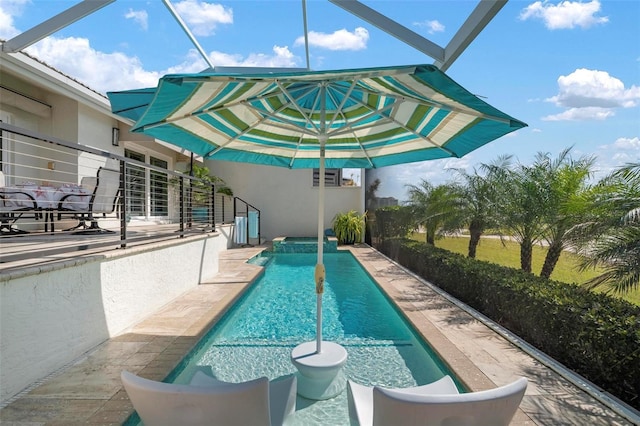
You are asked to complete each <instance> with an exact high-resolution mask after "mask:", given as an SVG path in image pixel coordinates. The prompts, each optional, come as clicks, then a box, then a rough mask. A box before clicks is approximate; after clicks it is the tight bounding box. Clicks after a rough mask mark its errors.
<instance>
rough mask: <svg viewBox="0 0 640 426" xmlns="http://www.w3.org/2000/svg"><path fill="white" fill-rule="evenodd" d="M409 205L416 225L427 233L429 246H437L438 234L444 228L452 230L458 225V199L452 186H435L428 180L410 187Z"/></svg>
mask: <svg viewBox="0 0 640 426" xmlns="http://www.w3.org/2000/svg"><path fill="white" fill-rule="evenodd" d="M407 187H408V189H409V201H408V205H409V206H410V207H411V209H412V212H413V218H414V221H415V224H416V225H418V226H422V227H424V229H425V232H426V242H427V244H431V245H435V238H436V234H437V233H438V232H439V231H440V230H441V229H443V228H446V229H451V228H452V227H453V225H452V224H453V223H457V222H456V220H458V219H457V218H456V213H457V211H458V210H457V205H458V201H457V200H458V198H457V196H456V190H455V189H454V188H453V186H452V185H448V184H443V185H438V186H433V185H432V184H431V183H429V182H428V181H427V180H424V179H423V180H422V182H421V183H420V184H419V185H408V186H407Z"/></svg>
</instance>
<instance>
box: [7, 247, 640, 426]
mask: <svg viewBox="0 0 640 426" xmlns="http://www.w3.org/2000/svg"><path fill="white" fill-rule="evenodd" d="M262 249H263V248H260V247H256V248H254V247H251V248H243V249H233V250H228V251H226V252H224V253H222V254H221V256H220V273H219V274H218V275H217V276H216V277H215V278H214V279H212V280H210V281H209V282H207V283H203V284H202V285H200V286H198V287H197V288H195V289H193V290H191V291H189V292H187V293H185V294H184V295H182V296H180V297H179V298H177V299H176V300H174V301H172V302H171V303H169V304H167V305H166V306H164V307H163V308H161V309H159V310H158V311H157V312H156V313H154V314H153V315H151V316H150V317H149V318H147V319H145V320H144V321H141V322H140V323H139V324H137V325H136V326H134V327H132V328H131V329H130V330H128V331H127V332H126V333H123V334H121V335H120V336H117V337H115V338H113V339H110V340H109V341H107V342H105V343H103V344H102V345H100V346H99V347H98V348H96V350H94V351H92V352H91V353H90V354H88V355H87V356H85V357H84V358H83V359H82V360H79V361H78V362H76V363H75V364H74V365H72V366H70V367H68V368H67V369H65V370H64V371H62V372H61V373H60V374H58V375H55V376H53V377H51V378H50V379H49V380H46V381H44V383H42V384H41V385H40V386H37V387H35V388H34V389H33V390H31V391H30V392H26V393H25V394H24V395H21V396H20V398H17V399H16V400H15V401H13V402H12V403H10V404H9V405H7V406H6V407H5V408H3V409H2V410H0V423H1V424H2V425H19V426H27V425H29V426H34V425H56V426H57V425H65V426H67V425H79V424H91V425H120V424H122V422H124V421H125V420H126V419H127V418H128V417H129V416H130V415H131V413H132V412H133V407H132V406H131V404H130V402H129V399H128V398H127V395H126V392H125V391H124V390H123V389H122V386H121V383H120V378H119V374H120V372H121V371H122V370H123V369H127V370H130V371H132V372H134V373H137V374H140V375H141V376H144V377H148V378H150V379H155V380H162V379H163V378H164V377H166V376H167V375H168V374H169V372H171V370H172V369H173V368H174V367H175V366H176V365H177V364H178V363H179V362H180V360H181V359H182V358H183V356H184V355H186V354H187V353H188V352H189V351H190V350H191V348H192V347H193V346H194V345H195V344H196V343H197V341H198V340H199V339H200V338H201V337H202V335H203V334H204V333H206V331H207V330H208V329H209V328H210V327H211V325H212V324H213V323H215V321H217V320H218V319H219V318H220V317H221V316H222V315H223V314H224V312H225V311H226V309H228V307H229V306H231V304H233V303H234V301H235V300H236V299H237V298H238V297H239V296H240V295H241V294H242V293H243V292H244V291H245V290H246V289H247V288H248V286H249V285H250V284H251V282H253V280H255V278H257V277H258V276H259V274H260V273H261V271H262V268H260V267H258V266H255V265H250V264H247V263H246V260H247V259H249V258H251V257H253V256H254V255H256V254H257V253H258V252H259V251H261V250H262ZM349 249H350V250H351V251H352V253H353V254H354V255H355V256H356V257H357V258H358V259H359V260H360V262H361V263H362V264H363V266H364V267H365V269H367V271H368V272H369V274H371V276H373V277H374V278H375V279H376V281H378V283H379V284H380V285H381V287H382V288H383V289H384V290H385V291H386V292H387V293H388V294H389V296H390V297H391V298H392V299H393V300H394V301H395V302H396V303H397V304H398V306H399V307H400V308H401V309H402V311H403V312H404V314H405V316H406V317H407V318H408V319H409V320H410V321H412V322H413V324H414V325H415V327H416V329H417V330H418V331H419V333H421V334H422V335H423V336H424V337H425V338H426V339H427V340H428V341H429V343H430V344H431V346H432V347H433V348H434V349H435V350H436V351H437V352H439V353H440V355H441V356H442V357H443V358H444V359H445V360H446V362H447V363H448V364H449V365H450V366H451V367H452V369H453V370H454V371H455V372H456V374H457V375H458V376H459V377H460V378H461V379H462V380H463V382H464V383H465V384H466V385H467V386H468V387H469V388H470V389H472V390H481V389H489V388H492V387H495V386H497V385H502V384H505V383H507V382H509V381H511V380H513V379H514V378H515V377H516V376H525V377H527V378H528V379H529V386H528V388H527V394H526V396H525V398H524V400H523V402H522V404H521V409H520V410H519V412H518V413H517V414H516V417H515V418H514V419H513V421H512V423H511V424H512V425H554V426H555V425H629V424H631V423H630V422H628V421H625V420H624V419H623V418H621V417H620V416H618V415H617V414H615V413H614V412H613V411H611V410H610V409H608V408H606V407H605V406H603V405H602V404H600V403H599V402H598V401H596V400H595V399H593V398H591V397H590V396H589V395H588V394H586V393H585V392H583V391H582V390H580V389H578V388H577V387H575V386H574V385H572V384H571V383H569V382H568V381H567V380H565V379H563V378H562V377H561V376H559V375H558V374H556V373H554V372H553V371H552V370H550V369H548V368H547V367H545V366H544V365H542V364H540V363H539V362H538V361H536V360H535V359H533V358H532V357H530V356H528V355H526V354H525V353H524V352H522V351H521V350H519V349H517V348H516V347H515V346H513V345H512V344H510V343H509V342H508V341H506V340H505V339H504V338H502V337H501V336H499V335H498V334H496V333H495V332H493V331H492V330H490V329H489V328H488V327H486V326H484V325H483V324H481V323H480V322H479V321H477V320H476V319H474V318H473V317H472V316H470V315H469V314H467V313H466V312H464V311H463V310H461V309H460V308H458V307H456V306H455V305H453V304H452V303H450V302H449V301H447V300H446V299H445V298H443V297H442V296H440V295H438V294H437V293H436V292H435V291H433V290H432V289H431V288H430V287H429V286H428V285H426V284H425V283H424V282H423V281H421V280H419V279H417V278H415V277H414V276H413V275H411V274H409V273H407V272H406V271H405V270H404V269H403V268H401V267H399V266H398V265H396V264H395V263H393V262H391V261H389V259H387V258H386V257H385V256H383V255H381V254H380V253H378V252H376V251H375V250H373V249H371V248H369V247H367V246H357V247H350V248H349Z"/></svg>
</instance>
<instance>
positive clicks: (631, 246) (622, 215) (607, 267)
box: [574, 163, 640, 293]
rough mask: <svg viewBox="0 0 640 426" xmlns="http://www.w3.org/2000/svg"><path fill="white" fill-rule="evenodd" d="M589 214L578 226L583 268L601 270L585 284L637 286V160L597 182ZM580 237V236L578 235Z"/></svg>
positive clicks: (639, 170) (639, 201)
mask: <svg viewBox="0 0 640 426" xmlns="http://www.w3.org/2000/svg"><path fill="white" fill-rule="evenodd" d="M593 192H594V196H593V203H592V204H591V211H592V218H591V220H587V221H585V222H584V223H582V224H581V225H580V226H577V227H576V229H575V230H574V235H577V236H578V237H577V238H576V240H577V241H578V242H579V243H580V245H579V248H580V250H579V253H580V254H581V255H582V257H583V260H582V265H581V266H582V268H583V269H586V268H589V267H595V266H602V267H603V268H604V272H603V273H602V274H600V275H599V276H597V277H595V278H593V279H591V280H589V281H587V282H586V283H585V285H586V286H587V288H590V289H593V288H596V287H605V288H607V290H608V291H612V292H616V293H624V292H628V291H632V290H634V289H637V288H638V287H640V163H631V164H627V165H626V166H623V167H621V168H620V169H618V170H617V171H615V172H614V173H612V174H611V175H609V176H607V177H606V178H604V179H602V180H601V181H600V182H599V183H598V185H597V186H596V188H595V190H594V191H593ZM580 237H581V238H580Z"/></svg>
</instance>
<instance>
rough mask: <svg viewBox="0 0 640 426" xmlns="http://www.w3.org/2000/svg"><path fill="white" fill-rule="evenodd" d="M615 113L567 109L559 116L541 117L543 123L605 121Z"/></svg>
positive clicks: (598, 110) (605, 110) (604, 110)
mask: <svg viewBox="0 0 640 426" xmlns="http://www.w3.org/2000/svg"><path fill="white" fill-rule="evenodd" d="M614 115H615V113H614V112H613V110H612V109H608V108H599V107H584V108H569V109H568V110H566V111H563V112H561V113H559V114H553V115H547V116H544V117H542V120H543V121H587V120H599V121H601V120H606V119H607V118H609V117H613V116H614Z"/></svg>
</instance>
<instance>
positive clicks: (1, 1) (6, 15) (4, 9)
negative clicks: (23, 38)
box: [0, 0, 30, 40]
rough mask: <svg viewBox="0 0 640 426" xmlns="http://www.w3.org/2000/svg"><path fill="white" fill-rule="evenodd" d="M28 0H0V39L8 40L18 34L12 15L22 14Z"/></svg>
mask: <svg viewBox="0 0 640 426" xmlns="http://www.w3.org/2000/svg"><path fill="white" fill-rule="evenodd" d="M28 3H30V0H0V39H4V40H9V39H11V38H13V37H15V36H16V35H18V34H20V30H18V29H17V28H16V27H15V26H14V21H13V17H14V16H20V15H22V12H23V10H24V7H25V6H26V5H27V4H28Z"/></svg>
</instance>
